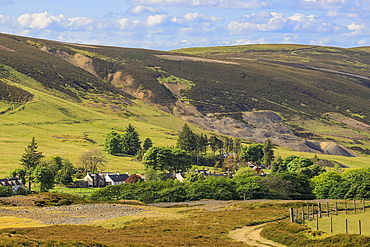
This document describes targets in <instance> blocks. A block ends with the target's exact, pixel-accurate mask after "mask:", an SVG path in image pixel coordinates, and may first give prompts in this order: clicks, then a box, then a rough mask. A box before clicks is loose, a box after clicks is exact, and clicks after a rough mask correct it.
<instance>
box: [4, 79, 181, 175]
mask: <svg viewBox="0 0 370 247" xmlns="http://www.w3.org/2000/svg"><path fill="white" fill-rule="evenodd" d="M21 87H22V88H23V89H25V90H27V91H29V92H31V93H32V94H34V95H35V97H34V100H33V101H32V102H29V103H27V104H25V105H24V106H21V107H20V108H18V109H17V110H15V111H13V112H9V113H6V114H3V115H2V116H1V119H0V126H1V128H0V136H1V138H0V159H1V164H2V165H1V168H0V176H1V177H3V176H4V175H8V173H9V170H11V169H13V168H16V167H17V166H18V161H19V158H20V156H21V154H22V153H23V152H24V148H25V147H26V146H27V145H28V144H29V142H30V140H31V138H32V137H33V136H35V137H36V141H37V143H38V144H39V150H40V151H42V152H43V153H44V155H45V156H46V157H51V156H53V155H60V156H62V157H64V158H68V159H70V160H71V161H72V162H73V163H74V164H77V161H78V157H79V155H80V154H81V153H82V152H84V151H87V150H89V149H92V148H102V145H103V143H104V139H105V134H106V133H107V132H108V131H109V130H111V129H115V130H117V131H123V130H124V129H125V127H126V126H127V125H128V123H132V124H133V125H134V126H135V127H136V128H137V130H138V131H139V133H140V135H141V138H142V139H145V138H146V137H149V138H151V139H152V140H153V141H154V144H155V145H173V144H175V141H176V137H175V136H172V135H169V134H166V133H171V132H172V133H176V131H177V130H179V129H181V126H182V125H183V123H184V122H183V121H182V120H181V119H179V118H176V117H174V116H172V115H170V114H167V113H164V112H162V111H160V110H158V109H156V108H154V107H151V106H149V105H147V104H144V103H142V102H140V101H138V102H137V103H138V104H137V105H135V106H133V107H131V108H130V110H131V111H132V112H136V113H142V114H141V117H142V118H146V120H148V121H147V122H146V121H143V120H140V119H138V118H137V117H135V116H132V117H128V118H123V117H119V116H117V115H114V114H112V113H105V112H102V111H101V110H99V109H94V108H89V107H86V106H82V105H79V104H76V103H72V102H69V101H66V100H62V99H60V98H57V97H55V96H52V95H50V94H46V93H43V92H39V91H36V90H34V89H31V88H28V87H26V86H21ZM60 109H68V113H66V112H65V110H60ZM85 137H87V138H88V139H91V140H93V141H94V142H96V143H95V144H94V143H91V142H90V141H88V140H86V139H85ZM107 158H108V163H107V166H106V168H104V170H109V171H121V172H125V171H130V170H132V171H140V170H142V167H143V166H142V165H141V163H139V162H135V161H131V159H132V157H125V156H122V157H117V156H111V155H109V156H107Z"/></svg>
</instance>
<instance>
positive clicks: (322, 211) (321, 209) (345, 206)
mask: <svg viewBox="0 0 370 247" xmlns="http://www.w3.org/2000/svg"><path fill="white" fill-rule="evenodd" d="M367 207H369V205H365V200H364V199H362V200H357V201H356V200H351V201H348V200H344V201H339V202H338V201H336V202H333V203H329V202H326V203H317V204H307V205H305V206H301V207H300V208H290V209H289V214H290V222H291V223H298V224H305V222H307V221H309V222H311V225H312V222H315V223H316V224H315V226H316V230H317V231H319V230H324V231H327V232H330V233H334V232H335V233H349V225H350V227H351V233H358V234H362V233H363V231H362V230H363V222H362V221H361V219H358V220H357V219H356V220H354V218H358V217H354V214H356V213H359V212H365V211H366V208H367ZM339 214H340V216H338V215H339ZM333 215H335V217H334V219H335V224H333V217H332V216H333ZM323 217H326V219H321V218H323ZM319 219H321V220H320V223H319ZM348 219H349V220H348ZM354 221H356V222H354ZM349 222H350V223H351V224H349ZM333 226H334V227H333ZM354 228H356V231H354ZM334 229H335V231H334Z"/></svg>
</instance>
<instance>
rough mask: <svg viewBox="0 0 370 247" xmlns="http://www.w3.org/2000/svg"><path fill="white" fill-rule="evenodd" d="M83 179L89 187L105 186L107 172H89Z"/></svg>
mask: <svg viewBox="0 0 370 247" xmlns="http://www.w3.org/2000/svg"><path fill="white" fill-rule="evenodd" d="M82 181H86V182H87V186H88V187H105V174H100V173H87V174H86V176H85V177H84V178H83V179H82Z"/></svg>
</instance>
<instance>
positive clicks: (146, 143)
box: [143, 137, 153, 150]
mask: <svg viewBox="0 0 370 247" xmlns="http://www.w3.org/2000/svg"><path fill="white" fill-rule="evenodd" d="M151 147H153V142H152V140H151V139H150V138H149V137H148V138H146V139H145V140H144V144H143V149H144V150H148V149H149V148H151Z"/></svg>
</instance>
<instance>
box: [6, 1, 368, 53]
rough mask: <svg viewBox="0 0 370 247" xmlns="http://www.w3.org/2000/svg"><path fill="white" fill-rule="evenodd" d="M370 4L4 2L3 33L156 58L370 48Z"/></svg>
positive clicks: (300, 2)
mask: <svg viewBox="0 0 370 247" xmlns="http://www.w3.org/2000/svg"><path fill="white" fill-rule="evenodd" d="M369 13H370V0H120V1H118V0H105V1H103V0H0V32H1V33H8V34H15V35H21V36H28V37H34V38H43V39H51V40H57V41H63V42H72V43H83V44H95V45H109V46H119V47H130V48H146V49H155V50H162V51H167V50H174V49H180V48H189V47H209V46H232V45H245V44H308V45H323V46H335V47H358V46H370V14H369Z"/></svg>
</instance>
